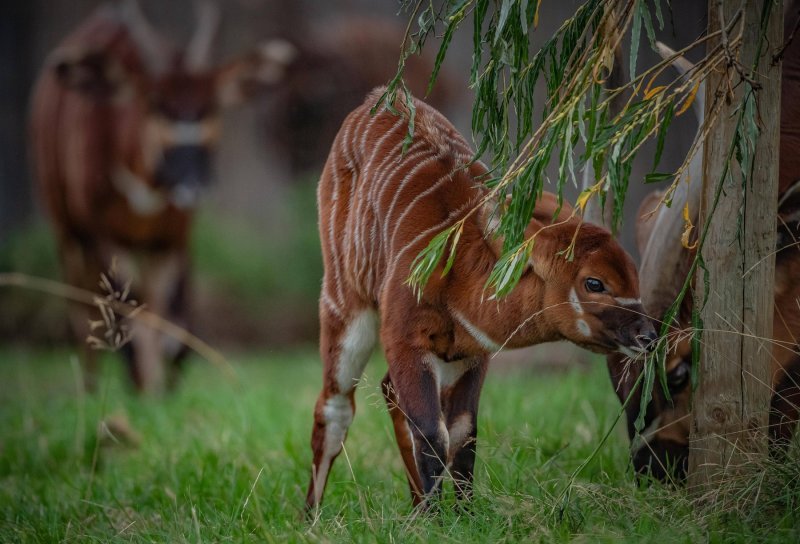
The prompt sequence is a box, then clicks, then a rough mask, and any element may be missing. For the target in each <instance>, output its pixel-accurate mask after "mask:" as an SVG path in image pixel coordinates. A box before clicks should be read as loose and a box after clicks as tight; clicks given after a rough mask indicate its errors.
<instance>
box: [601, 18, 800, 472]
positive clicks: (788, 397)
mask: <svg viewBox="0 0 800 544" xmlns="http://www.w3.org/2000/svg"><path fill="white" fill-rule="evenodd" d="M795 20H796V18H787V20H786V23H785V24H786V25H793V24H794V22H795ZM786 30H787V34H786V35H787V36H788V35H789V34H788V31H791V26H788V27H787V28H786ZM798 45H800V44H795V43H792V44H790V45H789V47H788V48H787V50H786V51H785V55H784V64H783V68H782V77H783V80H782V89H781V93H782V95H781V96H782V98H781V136H780V146H781V152H780V164H779V206H778V207H779V209H778V214H779V218H778V223H777V225H776V227H777V229H778V243H777V248H776V250H777V253H776V261H775V306H774V325H773V334H772V338H773V341H774V342H773V349H772V358H773V363H772V376H773V379H772V387H773V389H774V393H773V399H772V407H771V411H770V419H769V425H770V429H769V436H770V439H771V442H772V444H773V446H775V447H773V449H772V451H773V452H774V453H780V451H781V450H782V446H785V445H786V444H787V443H788V441H789V440H790V439H791V437H792V435H793V432H794V429H795V427H796V423H797V420H798V405H800V385H798V384H800V346H799V345H798V342H799V341H800V306H798V300H800V282H799V281H798V278H800V248H799V247H798V245H797V242H798V239H799V237H800V182H798V180H800V157H798V154H797V153H796V149H797V144H798V141H797V139H798V136H797V134H800V104H799V103H798V101H795V100H794V99H793V95H794V94H797V88H798V82H800V47H799V46H798ZM661 51H662V55H663V56H665V58H666V57H668V56H672V55H673V54H674V52H672V51H671V50H670V49H669V48H667V47H665V46H662V48H661ZM676 66H677V68H678V69H679V71H681V72H683V71H685V70H686V69H688V68H690V67H691V64H689V63H688V62H687V61H685V60H684V59H678V61H677V64H676ZM697 96H698V98H699V97H701V96H704V89H701V90H700V91H699V92H698V93H697ZM695 111H696V113H697V115H698V121H699V123H700V124H702V119H703V114H704V110H703V104H702V103H699V104H697V107H696V110H695ZM689 176H690V177H691V179H693V180H699V179H702V152H700V153H698V154H697V155H696V157H695V159H694V161H693V162H692V164H691V165H690V167H689ZM680 185H681V186H682V187H685V186H686V185H687V184H684V183H681V184H680ZM681 191H682V192H681V193H679V194H678V195H676V199H674V200H673V205H672V207H671V208H664V207H662V208H661V209H659V210H658V212H657V213H656V214H655V215H651V214H649V212H651V211H652V210H653V209H654V208H655V207H656V205H657V204H658V202H659V200H660V199H661V194H660V193H658V192H656V193H652V194H651V195H649V196H648V197H647V198H646V199H645V200H644V201H643V202H642V204H641V206H640V208H639V218H638V220H637V224H636V228H637V233H636V234H637V236H636V238H637V244H638V245H639V252H640V254H641V255H642V256H643V258H642V266H641V267H640V275H641V277H642V282H641V291H642V299H643V300H644V303H645V307H646V309H647V310H648V312H650V314H651V315H653V316H662V315H664V313H665V311H666V309H667V307H668V306H669V305H670V304H671V303H672V301H673V300H674V298H675V297H676V296H677V294H678V292H679V290H680V287H681V285H682V283H683V280H684V278H685V277H686V274H687V273H688V270H689V264H690V259H691V257H692V254H691V252H690V251H688V250H686V249H685V248H683V247H682V245H681V243H680V236H681V231H682V230H683V218H682V217H681V211H682V209H683V204H684V203H685V202H686V201H689V202H690V204H689V207H690V210H697V209H698V207H697V202H698V201H699V198H700V195H699V193H700V184H699V183H693V184H691V189H690V190H689V191H688V192H685V191H683V188H682V189H681ZM693 221H694V222H695V223H696V217H695V218H693ZM653 233H657V235H654V234H653ZM645 278H647V279H645ZM692 300H693V299H692V297H691V295H688V296H687V297H686V298H684V300H683V305H682V307H681V308H680V312H679V315H678V322H677V323H676V326H677V328H679V329H684V330H687V331H688V330H689V329H690V326H691V325H690V322H691V312H692ZM691 359H692V358H691V345H690V340H689V336H688V334H685V335H682V336H681V337H680V340H679V341H678V342H677V344H676V346H674V348H673V349H672V351H670V353H669V354H668V356H667V360H666V371H667V385H668V388H669V391H670V396H671V397H672V401H671V402H670V401H667V399H666V396H665V395H664V394H663V391H662V390H661V387H660V386H659V385H658V384H656V386H655V388H654V390H653V400H652V401H651V403H650V405H649V407H648V409H647V413H646V414H645V425H646V428H645V430H644V432H643V433H642V435H641V437H640V438H638V439H636V440H635V441H634V442H633V443H632V448H631V456H632V460H633V464H634V468H635V469H636V471H637V473H649V474H651V475H652V476H654V477H656V478H659V479H673V480H676V481H680V480H682V479H683V478H684V477H685V474H686V467H687V463H688V455H689V432H690V416H691V413H690V411H691V386H690V379H689V378H690V374H691ZM608 368H609V372H610V374H611V380H612V383H613V384H614V387H615V390H616V392H617V395H618V396H619V398H620V400H621V401H622V402H624V400H625V399H626V398H627V397H628V395H629V394H631V392H633V394H634V400H633V401H632V402H630V403H629V404H628V408H627V419H628V432H629V436H630V437H631V439H632V440H633V439H634V435H635V432H634V427H633V422H634V421H635V419H636V417H637V416H638V413H639V402H638V397H639V396H640V394H641V391H638V390H637V391H632V387H633V384H634V382H635V381H636V378H637V377H638V373H639V372H640V371H641V367H640V365H627V364H626V361H625V360H624V358H623V357H620V356H618V355H616V354H612V355H609V356H608Z"/></svg>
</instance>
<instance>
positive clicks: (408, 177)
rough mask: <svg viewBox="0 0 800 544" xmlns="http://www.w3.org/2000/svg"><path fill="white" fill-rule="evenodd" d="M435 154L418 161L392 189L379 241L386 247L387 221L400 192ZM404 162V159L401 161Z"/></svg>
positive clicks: (432, 159) (434, 158)
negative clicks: (392, 194) (392, 192)
mask: <svg viewBox="0 0 800 544" xmlns="http://www.w3.org/2000/svg"><path fill="white" fill-rule="evenodd" d="M436 159H437V157H436V155H430V156H428V157H425V159H424V160H422V161H420V162H418V163H417V164H416V165H415V166H414V167H413V168H411V170H409V171H408V173H407V174H406V175H405V176H404V177H403V179H402V180H400V183H398V184H397V186H396V187H395V190H394V197H393V198H392V202H391V204H389V209H388V210H387V211H386V217H384V218H383V236H381V243H383V244H384V247H385V248H386V249H390V247H389V246H388V242H389V223H391V219H392V214H393V213H394V209H395V207H397V201H398V200H400V194H401V193H402V192H403V189H404V188H405V186H406V184H407V183H408V182H409V181H411V180H412V179H414V175H415V174H416V173H417V172H419V171H420V170H422V169H423V168H425V167H426V166H428V165H429V164H430V163H432V162H434V161H436ZM403 162H405V161H403Z"/></svg>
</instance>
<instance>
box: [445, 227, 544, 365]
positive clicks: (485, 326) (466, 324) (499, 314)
mask: <svg viewBox="0 0 800 544" xmlns="http://www.w3.org/2000/svg"><path fill="white" fill-rule="evenodd" d="M471 242H472V243H470V244H465V245H467V246H468V247H466V248H465V250H464V251H462V252H461V255H459V256H458V257H456V263H455V264H454V266H453V271H452V272H451V274H452V275H453V277H452V280H451V293H450V294H449V295H450V296H448V297H447V307H448V311H449V312H450V314H451V316H452V318H453V322H454V324H456V325H458V326H457V327H456V339H455V340H456V343H460V342H459V339H461V340H462V341H465V343H470V340H471V341H472V342H473V343H474V344H477V345H478V346H480V347H481V348H483V349H484V350H485V351H488V352H496V351H499V350H500V349H501V348H503V349H506V348H508V349H513V348H519V347H526V346H530V345H533V344H537V343H540V342H547V341H551V340H557V339H558V336H557V333H556V332H555V330H554V329H552V327H551V326H550V325H549V324H547V323H546V322H545V320H544V319H543V317H542V315H541V310H542V307H543V302H544V293H545V285H544V282H543V281H542V280H541V279H539V278H538V277H537V276H535V275H534V274H533V273H532V272H527V273H526V275H525V277H524V278H523V279H522V280H521V281H520V283H519V285H518V286H517V287H516V288H515V289H514V290H513V291H512V292H511V293H510V294H508V295H507V296H505V297H503V298H502V299H499V300H496V299H490V297H491V292H489V291H487V290H486V289H485V285H486V281H487V279H488V278H489V273H490V272H491V270H492V267H493V266H494V263H495V262H496V260H497V257H496V256H495V254H494V252H493V251H492V250H491V249H490V248H489V247H488V245H486V244H485V243H482V240H472V241H471Z"/></svg>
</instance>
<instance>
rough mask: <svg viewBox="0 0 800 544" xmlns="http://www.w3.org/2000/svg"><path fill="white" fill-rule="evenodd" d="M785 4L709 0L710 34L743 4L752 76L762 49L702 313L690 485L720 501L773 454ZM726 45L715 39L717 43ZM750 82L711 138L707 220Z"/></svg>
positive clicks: (714, 233)
mask: <svg viewBox="0 0 800 544" xmlns="http://www.w3.org/2000/svg"><path fill="white" fill-rule="evenodd" d="M767 2H769V3H771V4H772V6H771V9H772V12H771V15H770V17H769V20H768V22H767V24H766V29H767V31H766V32H767V34H766V36H767V41H766V42H765V43H763V44H761V36H762V27H761V19H762V11H763V9H764V7H765V4H766V3H767ZM781 3H782V2H780V1H778V2H775V1H774V0H745V1H744V2H741V1H740V0H709V17H708V19H709V29H708V31H709V34H710V33H712V32H714V31H717V30H719V29H720V28H724V27H725V26H726V25H727V24H729V23H730V21H732V20H733V18H734V16H735V14H736V11H737V10H738V9H739V8H740V7H741V8H742V9H743V13H742V17H743V21H742V23H740V24H744V33H743V40H742V46H741V52H740V55H739V60H740V61H741V63H742V67H743V69H744V71H745V73H748V72H749V71H750V70H751V68H752V66H753V62H754V59H755V55H756V54H757V51H758V49H759V47H760V49H761V52H760V55H761V58H760V61H759V64H758V69H757V70H756V72H755V74H753V75H752V77H753V79H755V81H756V83H757V86H759V87H760V88H759V90H758V91H757V93H756V122H757V125H758V131H759V136H758V139H757V143H756V146H755V158H754V161H753V164H754V167H753V169H752V178H751V179H748V180H747V182H746V186H743V181H742V176H741V169H740V165H739V164H738V163H737V162H736V159H735V155H734V158H733V159H732V160H731V164H730V168H729V174H728V176H727V179H725V181H724V183H723V191H722V193H721V195H720V197H719V204H718V206H717V209H716V211H715V212H714V214H713V217H712V219H711V225H710V231H709V233H708V238H707V239H706V242H705V245H704V247H703V249H702V255H703V259H704V260H705V264H706V268H707V270H708V279H709V282H710V283H709V290H708V293H707V295H708V301H707V303H706V305H705V307H703V308H702V310H701V317H702V319H703V329H704V332H703V336H702V348H701V360H700V368H699V385H698V388H697V390H696V391H695V395H694V399H693V411H692V414H693V415H692V430H691V438H690V453H689V486H690V487H691V488H693V490H694V491H696V492H697V493H699V494H701V496H705V497H706V498H714V499H716V498H719V495H718V489H719V486H720V484H721V483H722V482H724V481H729V480H730V479H731V476H734V475H735V474H737V473H740V471H741V469H742V467H743V466H744V465H745V464H746V463H748V462H749V461H752V460H754V457H755V458H758V457H759V456H763V455H765V453H766V429H767V423H768V410H769V403H770V397H771V384H770V363H771V360H772V357H771V347H772V346H771V342H770V341H769V338H771V335H772V314H773V301H774V294H773V284H774V277H775V273H774V268H775V259H774V254H773V253H774V250H775V232H776V215H777V191H778V148H779V145H778V144H779V124H780V65H779V64H773V60H772V55H773V53H774V49H775V48H776V47H778V46H779V45H780V43H781V39H782V36H783V23H782V20H783V9H782V6H781ZM736 28H738V25H737V27H736ZM735 34H736V30H734V31H733V32H732V35H734V36H735ZM731 38H732V36H731ZM720 43H722V42H721V40H720V39H716V40H713V41H710V42H709V44H708V47H709V48H713V47H717V46H718V45H720ZM760 44H761V45H760ZM726 77H728V75H727V74H725V73H724V70H720V71H718V72H716V73H714V74H713V75H712V77H710V78H709V80H708V82H707V93H708V94H707V97H706V108H707V110H706V114H707V116H708V114H709V112H710V111H711V108H713V107H714V103H715V102H717V103H719V102H718V101H719V100H726V98H725V95H724V93H725V92H727V91H728V90H729V89H730V87H729V86H728V85H727V83H726V82H725V81H724V78H726ZM731 78H732V79H731V81H732V82H733V83H738V82H739V75H738V74H737V73H733V75H732V76H731ZM748 88H749V86H748V85H745V84H739V85H738V86H736V87H735V94H734V96H733V97H732V100H729V101H726V102H725V104H724V105H723V106H722V111H721V113H720V116H719V118H718V121H717V123H716V126H715V127H714V129H713V130H712V132H711V134H709V137H708V140H707V141H706V145H705V154H704V172H703V202H702V204H701V210H700V218H701V220H700V224H701V225H703V224H704V222H705V220H706V216H707V214H708V213H709V207H710V206H711V203H712V202H713V200H714V197H715V194H716V192H717V187H718V184H719V182H720V179H721V176H722V173H723V171H724V165H725V162H726V160H727V157H728V155H729V150H730V146H731V141H732V139H733V137H734V133H735V130H736V124H737V120H738V117H739V115H738V114H739V112H738V111H737V108H738V107H739V105H740V104H741V103H742V96H743V94H742V93H743V92H746V89H748ZM720 93H722V94H720ZM746 132H747V131H746ZM696 287H697V289H696V291H697V295H696V304H697V306H696V307H698V308H699V307H700V304H701V301H702V300H703V297H704V296H705V294H706V293H705V289H704V283H703V271H702V270H698V275H697V278H696Z"/></svg>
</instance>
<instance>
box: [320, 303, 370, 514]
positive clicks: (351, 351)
mask: <svg viewBox="0 0 800 544" xmlns="http://www.w3.org/2000/svg"><path fill="white" fill-rule="evenodd" d="M320 315H321V323H320V325H321V331H320V353H321V355H322V364H323V374H322V391H321V392H320V395H319V398H318V399H317V404H316V406H315V408H314V427H313V430H312V432H311V450H312V452H313V456H314V460H313V465H312V467H311V481H310V482H309V485H308V494H307V495H306V509H307V510H311V509H313V508H316V507H317V506H318V505H319V504H320V502H321V501H322V494H323V492H324V491H325V484H326V482H327V480H328V473H329V472H330V469H331V465H332V464H333V461H334V460H335V459H336V457H337V456H338V455H339V452H341V450H342V444H343V442H344V440H345V438H346V437H347V429H348V428H349V427H350V423H352V421H353V415H354V414H355V398H354V397H355V388H356V385H357V384H358V380H359V378H361V374H362V373H363V371H364V367H365V366H366V364H367V361H368V359H369V356H370V354H371V353H372V350H373V349H374V347H375V343H376V341H377V337H378V318H377V314H376V312H375V311H374V310H372V309H363V310H361V311H358V312H353V313H352V314H351V315H350V316H348V317H346V318H341V317H339V316H337V315H334V314H333V313H332V312H331V311H330V310H329V309H327V308H326V307H325V306H323V307H322V311H321V313H320Z"/></svg>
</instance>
